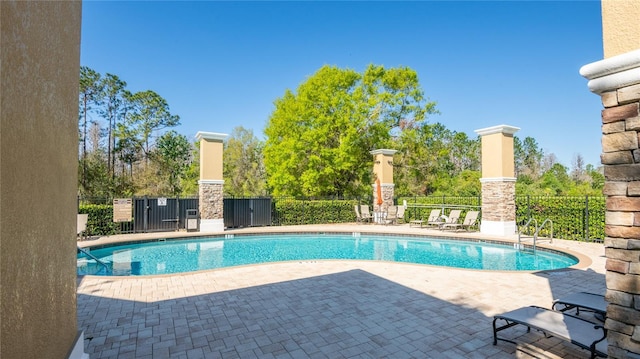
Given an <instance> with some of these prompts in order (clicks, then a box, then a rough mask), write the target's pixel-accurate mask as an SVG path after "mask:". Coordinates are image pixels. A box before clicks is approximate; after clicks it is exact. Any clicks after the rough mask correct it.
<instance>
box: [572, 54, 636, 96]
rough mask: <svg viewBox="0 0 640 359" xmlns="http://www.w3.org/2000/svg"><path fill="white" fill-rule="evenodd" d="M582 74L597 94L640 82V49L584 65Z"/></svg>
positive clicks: (581, 70) (590, 88) (581, 69)
mask: <svg viewBox="0 0 640 359" xmlns="http://www.w3.org/2000/svg"><path fill="white" fill-rule="evenodd" d="M580 75H582V76H583V77H585V78H586V79H587V80H589V82H588V84H587V86H589V90H591V92H593V93H596V94H602V93H604V92H608V91H614V90H617V89H619V88H621V87H626V86H630V85H635V84H637V83H640V49H638V50H634V51H630V52H627V53H624V54H620V55H617V56H613V57H610V58H608V59H604V60H600V61H596V62H593V63H590V64H587V65H584V66H582V67H581V68H580Z"/></svg>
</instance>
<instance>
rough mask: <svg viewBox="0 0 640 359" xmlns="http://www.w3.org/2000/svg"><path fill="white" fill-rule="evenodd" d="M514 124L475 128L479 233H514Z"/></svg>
mask: <svg viewBox="0 0 640 359" xmlns="http://www.w3.org/2000/svg"><path fill="white" fill-rule="evenodd" d="M518 130H519V128H518V127H513V126H508V125H498V126H493V127H487V128H482V129H479V130H476V131H475V132H476V133H477V134H478V135H480V136H481V137H482V178H480V182H481V185H482V221H481V222H480V232H481V233H483V234H489V235H497V236H510V235H513V234H515V233H516V178H515V162H514V159H513V134H514V133H516V132H517V131H518Z"/></svg>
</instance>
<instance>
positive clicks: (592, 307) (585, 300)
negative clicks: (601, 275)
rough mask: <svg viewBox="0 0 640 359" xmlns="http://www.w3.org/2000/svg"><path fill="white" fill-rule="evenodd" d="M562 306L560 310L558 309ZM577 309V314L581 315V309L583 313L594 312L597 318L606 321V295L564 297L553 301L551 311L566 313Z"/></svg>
mask: <svg viewBox="0 0 640 359" xmlns="http://www.w3.org/2000/svg"><path fill="white" fill-rule="evenodd" d="M558 306H561V308H560V309H558V308H557V307H558ZM574 308H575V309H576V314H577V315H580V309H582V310H583V311H589V312H594V313H595V315H596V318H600V319H604V317H605V316H606V315H607V301H606V300H605V299H604V295H601V294H594V293H587V292H578V293H573V294H569V295H568V296H566V297H562V298H559V299H556V300H554V301H553V305H552V306H551V309H554V310H558V311H560V312H565V311H567V310H570V309H574Z"/></svg>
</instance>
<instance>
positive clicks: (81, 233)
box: [76, 213, 89, 240]
mask: <svg viewBox="0 0 640 359" xmlns="http://www.w3.org/2000/svg"><path fill="white" fill-rule="evenodd" d="M88 220H89V215H88V214H86V213H84V214H78V222H77V226H76V228H77V230H78V238H79V239H80V240H84V239H86V238H87V221H88Z"/></svg>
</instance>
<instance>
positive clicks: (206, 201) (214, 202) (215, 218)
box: [198, 180, 224, 232]
mask: <svg viewBox="0 0 640 359" xmlns="http://www.w3.org/2000/svg"><path fill="white" fill-rule="evenodd" d="M198 185H199V195H200V198H199V203H200V205H199V207H200V209H199V210H200V232H222V231H224V216H223V212H222V207H223V191H222V188H223V185H224V181H222V180H220V181H215V180H210V181H203V180H201V181H199V182H198Z"/></svg>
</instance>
